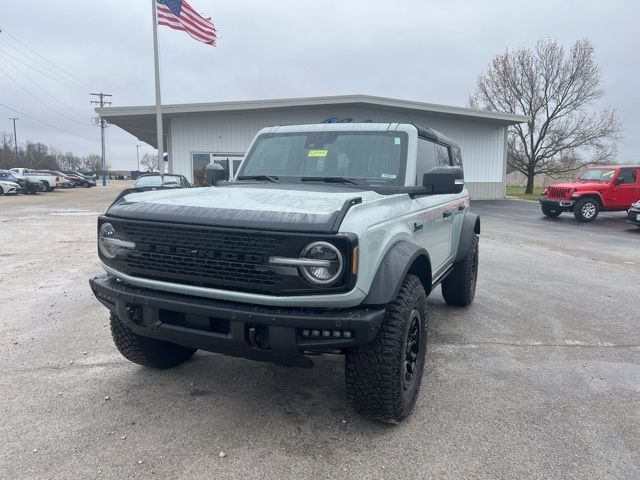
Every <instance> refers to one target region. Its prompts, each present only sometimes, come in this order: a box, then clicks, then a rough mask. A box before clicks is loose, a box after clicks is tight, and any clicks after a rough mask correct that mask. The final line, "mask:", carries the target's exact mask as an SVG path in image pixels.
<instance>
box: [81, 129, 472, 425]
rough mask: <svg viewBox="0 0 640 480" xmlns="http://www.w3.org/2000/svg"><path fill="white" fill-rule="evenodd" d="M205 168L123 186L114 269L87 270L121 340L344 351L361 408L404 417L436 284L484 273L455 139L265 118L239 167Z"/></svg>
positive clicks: (102, 246)
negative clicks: (157, 185)
mask: <svg viewBox="0 0 640 480" xmlns="http://www.w3.org/2000/svg"><path fill="white" fill-rule="evenodd" d="M212 167H213V165H212ZM215 167H217V168H218V169H220V166H218V165H215ZM209 172H210V176H209V178H210V179H211V183H212V184H213V185H212V186H211V187H204V188H194V189H176V190H169V189H168V190H156V191H147V192H137V191H124V192H123V193H122V194H121V195H120V196H119V197H118V198H117V199H116V200H115V201H114V203H113V204H112V205H111V206H110V207H109V209H108V210H107V212H106V213H105V214H104V215H103V216H101V217H100V218H99V220H98V252H99V256H100V260H101V261H102V264H103V266H104V269H105V270H106V272H107V274H106V275H103V276H99V277H95V278H92V279H91V280H90V284H91V288H92V290H93V292H94V294H95V296H96V298H97V299H98V300H99V301H100V302H102V303H103V304H104V305H105V306H106V307H107V308H108V309H109V310H110V311H111V332H112V335H113V339H114V341H115V344H116V346H117V348H118V350H119V351H120V352H121V353H122V355H124V357H126V358H127V359H129V360H131V361H132V362H135V363H138V364H141V365H145V366H149V367H156V368H170V367H173V366H176V365H178V364H180V363H182V362H184V361H186V360H187V359H189V358H190V357H191V356H192V355H193V354H194V353H195V352H196V350H198V349H202V350H208V351H211V352H218V353H222V354H227V355H233V356H238V357H244V358H249V359H252V360H262V361H271V362H275V363H278V364H282V365H296V366H311V365H312V362H311V359H310V358H309V356H310V355H316V354H318V353H331V354H336V353H337V354H343V355H344V356H345V377H346V391H347V394H348V397H349V399H350V401H351V403H352V404H353V406H354V407H355V409H356V410H357V411H358V412H360V413H362V414H364V415H366V416H368V417H370V418H373V419H377V420H381V421H386V422H398V421H400V420H402V419H403V418H404V417H406V416H407V415H408V414H409V413H410V412H411V410H412V408H413V406H414V404H415V401H416V397H417V394H418V390H419V387H420V383H421V379H422V374H423V370H424V363H425V351H426V346H427V323H428V312H427V310H428V306H427V296H428V295H429V294H430V293H431V292H432V291H433V290H434V289H435V288H436V287H437V286H438V285H441V288H442V294H443V296H444V299H445V300H446V302H447V303H448V304H449V305H455V306H459V307H462V306H466V305H469V304H470V303H471V302H472V301H473V297H474V293H475V288H476V277H477V270H478V234H479V233H480V219H479V218H478V216H477V215H475V214H473V213H471V212H469V195H468V193H467V191H466V189H465V188H464V179H463V170H462V159H461V153H460V149H459V148H458V146H457V145H456V144H455V143H453V142H452V141H451V140H449V139H448V138H446V137H444V136H443V135H440V134H439V133H437V132H435V131H433V130H431V129H428V128H422V127H419V126H414V125H410V124H397V123H359V124H356V123H354V124H320V125H296V126H287V127H271V128H266V129H263V130H261V131H260V132H259V133H258V134H257V136H256V138H255V139H254V141H253V143H252V145H251V147H250V149H249V151H248V153H247V155H246V157H245V158H244V160H243V161H242V163H241V165H240V167H239V170H238V172H237V174H236V176H235V178H234V179H233V180H231V181H224V180H219V177H220V175H219V173H220V170H216V169H214V168H211V170H209Z"/></svg>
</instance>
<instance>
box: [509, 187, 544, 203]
mask: <svg viewBox="0 0 640 480" xmlns="http://www.w3.org/2000/svg"><path fill="white" fill-rule="evenodd" d="M542 190H544V188H542V187H534V188H533V194H531V195H526V194H525V193H524V187H507V196H509V197H518V198H522V199H524V200H537V199H538V197H539V196H540V195H542Z"/></svg>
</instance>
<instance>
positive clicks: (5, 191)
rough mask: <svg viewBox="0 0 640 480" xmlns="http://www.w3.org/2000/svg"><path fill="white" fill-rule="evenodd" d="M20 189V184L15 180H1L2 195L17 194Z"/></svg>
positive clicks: (0, 191) (0, 190)
mask: <svg viewBox="0 0 640 480" xmlns="http://www.w3.org/2000/svg"><path fill="white" fill-rule="evenodd" d="M19 191H20V185H18V184H17V183H14V182H4V181H0V195H15V194H16V193H18V192H19Z"/></svg>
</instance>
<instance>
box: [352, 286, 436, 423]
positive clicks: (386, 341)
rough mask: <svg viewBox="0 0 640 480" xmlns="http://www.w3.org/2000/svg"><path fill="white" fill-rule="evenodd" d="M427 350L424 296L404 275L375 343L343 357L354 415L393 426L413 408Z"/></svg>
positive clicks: (425, 300)
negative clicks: (356, 413)
mask: <svg viewBox="0 0 640 480" xmlns="http://www.w3.org/2000/svg"><path fill="white" fill-rule="evenodd" d="M426 347H427V295H426V293H425V291H424V288H423V287H422V284H421V283H420V280H419V279H418V277H416V276H415V275H408V276H407V278H406V279H405V280H404V282H403V284H402V287H400V291H399V293H398V296H397V297H396V299H395V300H394V301H393V302H392V303H390V304H389V305H387V307H386V315H385V318H384V320H383V321H382V324H381V325H380V327H379V329H378V334H377V335H376V338H375V339H374V340H373V342H371V343H370V344H368V345H362V346H360V347H357V348H354V349H352V350H351V351H349V352H347V354H346V356H345V379H346V386H347V396H348V397H349V400H350V401H351V403H352V405H353V406H354V408H355V409H356V411H357V412H358V413H360V414H362V415H364V416H366V417H369V418H371V419H374V420H379V421H382V422H389V423H397V422H399V421H400V420H402V419H403V418H405V417H406V416H407V415H409V413H411V410H412V409H413V406H414V405H415V403H416V398H417V396H418V391H419V390H420V383H421V382H422V372H423V370H424V358H425V351H426Z"/></svg>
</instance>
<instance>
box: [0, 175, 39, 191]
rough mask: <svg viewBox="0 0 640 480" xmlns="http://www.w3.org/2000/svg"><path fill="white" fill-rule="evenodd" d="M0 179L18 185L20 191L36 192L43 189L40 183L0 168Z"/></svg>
mask: <svg viewBox="0 0 640 480" xmlns="http://www.w3.org/2000/svg"><path fill="white" fill-rule="evenodd" d="M0 181H3V182H13V183H17V184H18V185H20V193H36V192H40V191H42V190H44V187H43V185H42V183H40V182H39V181H37V180H32V179H30V178H28V177H25V176H23V175H20V174H19V173H15V172H12V171H10V170H0Z"/></svg>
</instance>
